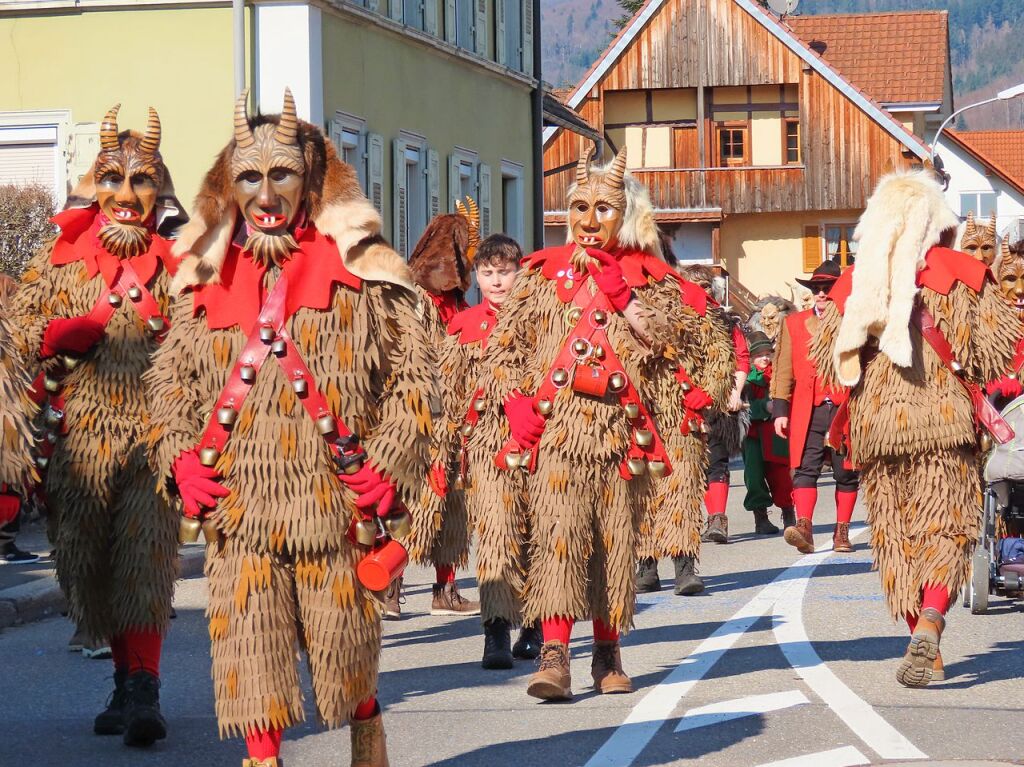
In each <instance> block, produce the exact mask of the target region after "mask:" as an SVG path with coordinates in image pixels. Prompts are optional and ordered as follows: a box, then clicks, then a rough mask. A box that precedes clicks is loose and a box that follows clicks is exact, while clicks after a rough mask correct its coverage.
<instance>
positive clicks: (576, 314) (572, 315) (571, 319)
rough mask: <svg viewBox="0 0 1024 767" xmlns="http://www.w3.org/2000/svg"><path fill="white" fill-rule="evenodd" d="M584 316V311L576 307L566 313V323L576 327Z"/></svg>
mask: <svg viewBox="0 0 1024 767" xmlns="http://www.w3.org/2000/svg"><path fill="white" fill-rule="evenodd" d="M582 316H583V310H582V309H580V308H579V307H578V306H576V307H573V308H572V309H570V310H569V311H567V312H566V313H565V321H566V322H568V323H569V324H570V325H575V324H576V323H577V322H579V321H580V317H582Z"/></svg>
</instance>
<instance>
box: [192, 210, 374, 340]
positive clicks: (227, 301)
mask: <svg viewBox="0 0 1024 767" xmlns="http://www.w3.org/2000/svg"><path fill="white" fill-rule="evenodd" d="M295 235H296V237H295V239H296V241H297V242H298V244H299V250H296V251H293V252H292V254H291V256H290V257H289V258H288V260H287V261H285V262H284V266H283V267H281V271H282V273H283V274H284V275H287V277H288V295H287V297H286V299H285V319H287V318H289V317H291V316H292V315H293V314H295V312H297V311H298V310H299V309H302V308H306V309H316V310H319V311H324V310H326V309H329V308H330V307H331V302H332V299H333V296H334V286H335V285H345V286H347V287H349V288H352V289H353V290H360V289H361V288H362V285H363V281H362V280H361V279H359V278H358V277H356V276H355V275H354V274H352V273H351V272H350V271H349V270H348V269H346V268H345V264H343V263H342V261H341V254H340V253H338V246H337V245H335V244H334V240H332V239H331V238H330V237H328V236H327V235H325V234H321V233H320V232H318V231H317V230H316V228H315V227H312V226H311V227H308V228H306V229H304V230H299V229H297V230H296V231H295ZM266 271H267V267H266V266H264V265H263V264H259V263H257V262H256V261H254V260H253V258H252V256H251V255H250V254H249V253H248V252H247V251H243V250H242V248H241V247H240V246H239V245H235V244H232V245H231V248H230V249H229V250H228V253H227V257H226V258H225V259H224V265H223V267H222V268H221V272H220V279H221V281H220V284H217V285H202V286H198V287H193V288H192V301H193V305H192V306H193V308H192V315H193V316H194V317H198V316H199V313H200V312H205V313H206V324H207V326H208V327H209V328H210V330H223V329H225V328H230V327H232V326H234V325H238V326H239V327H240V328H242V329H243V330H245V331H246V332H248V331H249V330H250V329H251V328H252V327H253V326H254V325H255V324H256V320H257V319H258V318H259V314H260V309H261V308H262V306H263V301H264V300H265V299H266V293H267V291H266V289H265V288H264V286H263V276H264V274H265V273H266Z"/></svg>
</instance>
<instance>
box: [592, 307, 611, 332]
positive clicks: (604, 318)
mask: <svg viewBox="0 0 1024 767" xmlns="http://www.w3.org/2000/svg"><path fill="white" fill-rule="evenodd" d="M590 318H591V319H592V320H593V321H594V324H595V325H597V326H598V327H599V328H602V327H604V326H605V325H607V324H608V315H607V314H605V313H604V312H602V311H601V310H600V309H595V310H594V313H593V314H592V315H590Z"/></svg>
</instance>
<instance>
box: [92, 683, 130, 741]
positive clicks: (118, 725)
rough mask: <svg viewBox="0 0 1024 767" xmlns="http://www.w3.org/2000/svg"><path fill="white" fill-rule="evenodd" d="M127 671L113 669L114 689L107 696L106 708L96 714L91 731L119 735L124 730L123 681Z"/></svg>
mask: <svg viewBox="0 0 1024 767" xmlns="http://www.w3.org/2000/svg"><path fill="white" fill-rule="evenodd" d="M127 680H128V672H127V671H114V691H113V692H112V693H110V697H108V698H107V708H106V710H104V711H102V712H101V713H99V714H97V715H96V719H95V720H94V721H93V723H92V731H93V732H94V733H96V734H97V735H121V734H122V733H123V732H124V709H125V706H126V705H127V704H128V690H127V689H126V687H125V682H126V681H127Z"/></svg>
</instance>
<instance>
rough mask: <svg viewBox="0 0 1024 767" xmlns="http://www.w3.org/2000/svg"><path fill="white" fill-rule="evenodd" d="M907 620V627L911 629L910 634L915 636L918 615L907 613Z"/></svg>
mask: <svg viewBox="0 0 1024 767" xmlns="http://www.w3.org/2000/svg"><path fill="white" fill-rule="evenodd" d="M906 618H907V627H908V628H909V629H910V633H911V634H913V633H914V629H916V628H917V616H916V615H911V614H910V613H907V615H906Z"/></svg>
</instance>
